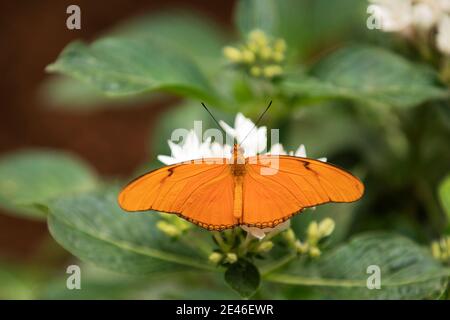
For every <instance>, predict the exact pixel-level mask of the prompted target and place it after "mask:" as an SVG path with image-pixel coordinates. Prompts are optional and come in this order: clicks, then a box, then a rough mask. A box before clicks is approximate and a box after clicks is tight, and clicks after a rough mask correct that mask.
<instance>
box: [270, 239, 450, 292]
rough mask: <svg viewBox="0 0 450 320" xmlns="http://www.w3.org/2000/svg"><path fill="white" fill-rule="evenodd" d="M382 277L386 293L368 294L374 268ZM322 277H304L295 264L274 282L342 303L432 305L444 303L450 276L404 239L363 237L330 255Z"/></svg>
mask: <svg viewBox="0 0 450 320" xmlns="http://www.w3.org/2000/svg"><path fill="white" fill-rule="evenodd" d="M373 265H375V266H378V267H379V268H380V271H381V289H368V288H367V282H368V278H369V277H370V276H371V275H372V273H367V268H368V267H369V266H373ZM316 269H317V270H318V272H319V275H320V276H319V277H317V278H308V277H304V276H302V274H301V272H302V270H301V268H298V265H296V264H292V265H291V266H290V267H289V269H288V270H287V271H284V272H283V273H280V274H272V275H269V276H268V279H270V280H272V281H276V282H280V283H285V284H292V285H312V286H319V287H321V289H322V290H323V291H324V293H325V294H326V297H328V298H336V299H426V298H436V297H438V296H439V295H440V294H441V293H442V292H443V291H444V290H445V288H446V286H447V277H448V276H449V274H450V270H448V269H446V268H444V267H442V265H441V264H440V263H438V262H437V261H436V260H434V259H433V257H432V256H431V254H430V253H429V252H428V250H425V249H424V248H422V247H420V246H418V245H417V244H415V243H414V242H413V241H411V240H409V239H407V238H405V237H403V236H399V235H393V234H386V233H375V234H373V233H372V234H371V233H369V234H364V235H359V236H357V237H355V238H353V239H352V240H350V241H349V242H348V243H347V244H344V245H342V246H340V247H338V248H336V249H335V250H333V251H331V252H329V253H326V254H324V256H323V257H321V258H320V259H319V261H318V262H317V264H316Z"/></svg>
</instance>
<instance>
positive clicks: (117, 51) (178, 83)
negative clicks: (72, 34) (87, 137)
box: [47, 38, 214, 101]
mask: <svg viewBox="0 0 450 320" xmlns="http://www.w3.org/2000/svg"><path fill="white" fill-rule="evenodd" d="M47 70H48V71H50V72H58V73H62V74H65V75H68V76H71V77H74V78H76V79H79V80H81V81H83V82H85V83H87V84H89V85H92V86H94V87H96V88H97V89H99V90H101V91H102V92H104V93H105V94H108V95H111V96H123V95H132V94H138V93H143V92H151V91H165V92H171V93H176V94H178V95H182V96H186V97H193V98H201V99H205V100H207V101H210V100H213V97H214V95H213V94H212V89H211V87H210V86H209V84H208V82H207V80H206V78H205V76H204V75H203V73H202V72H201V71H200V70H199V68H198V67H197V65H196V64H195V63H194V62H193V61H192V60H191V59H189V58H188V57H186V56H183V55H181V54H179V53H177V52H175V51H174V50H172V49H171V48H170V46H167V45H164V44H163V43H160V42H158V41H156V40H155V41H150V40H149V41H142V40H137V39H126V38H103V39H101V40H98V41H96V42H94V43H93V44H91V45H90V46H87V45H85V44H83V43H81V42H73V43H71V44H69V45H68V46H67V47H66V48H65V49H64V50H63V52H62V53H61V54H60V56H59V58H58V60H57V61H56V62H55V63H53V64H51V65H49V66H48V67H47Z"/></svg>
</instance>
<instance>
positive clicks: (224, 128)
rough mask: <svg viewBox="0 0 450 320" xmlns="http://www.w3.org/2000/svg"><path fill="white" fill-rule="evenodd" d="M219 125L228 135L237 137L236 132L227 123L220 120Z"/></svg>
mask: <svg viewBox="0 0 450 320" xmlns="http://www.w3.org/2000/svg"><path fill="white" fill-rule="evenodd" d="M219 124H220V126H221V127H222V128H223V130H225V132H226V133H227V134H228V135H230V136H232V137H236V130H234V129H233V128H232V127H230V126H229V125H228V124H227V123H226V122H225V121H222V120H220V121H219Z"/></svg>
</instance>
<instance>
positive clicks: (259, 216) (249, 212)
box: [243, 155, 364, 227]
mask: <svg viewBox="0 0 450 320" xmlns="http://www.w3.org/2000/svg"><path fill="white" fill-rule="evenodd" d="M245 167H246V174H245V177H244V187H243V188H244V192H243V194H244V196H243V197H244V198H243V223H244V224H246V225H252V226H257V227H273V226H275V225H277V224H279V223H281V222H283V221H285V220H287V219H288V218H290V217H291V216H292V215H294V214H296V213H298V212H299V211H301V210H302V209H303V208H307V207H312V206H316V205H319V204H323V203H327V202H353V201H356V200H358V199H359V198H361V196H362V194H363V192H364V186H363V184H362V183H361V181H360V180H359V179H358V178H356V177H355V176H353V175H352V174H351V173H349V172H347V171H345V170H343V169H340V168H338V167H336V166H334V165H331V164H329V163H326V162H322V161H318V160H313V159H308V158H299V157H291V156H271V155H267V156H257V157H250V158H248V159H247V161H246V166H245Z"/></svg>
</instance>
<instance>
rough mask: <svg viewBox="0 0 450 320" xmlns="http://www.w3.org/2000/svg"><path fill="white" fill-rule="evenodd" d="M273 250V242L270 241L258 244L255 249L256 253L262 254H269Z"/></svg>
mask: <svg viewBox="0 0 450 320" xmlns="http://www.w3.org/2000/svg"><path fill="white" fill-rule="evenodd" d="M272 248H273V242H272V241H263V242H261V243H260V244H259V246H258V248H257V249H256V250H257V251H258V252H261V253H264V252H269V251H270V250H272Z"/></svg>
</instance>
